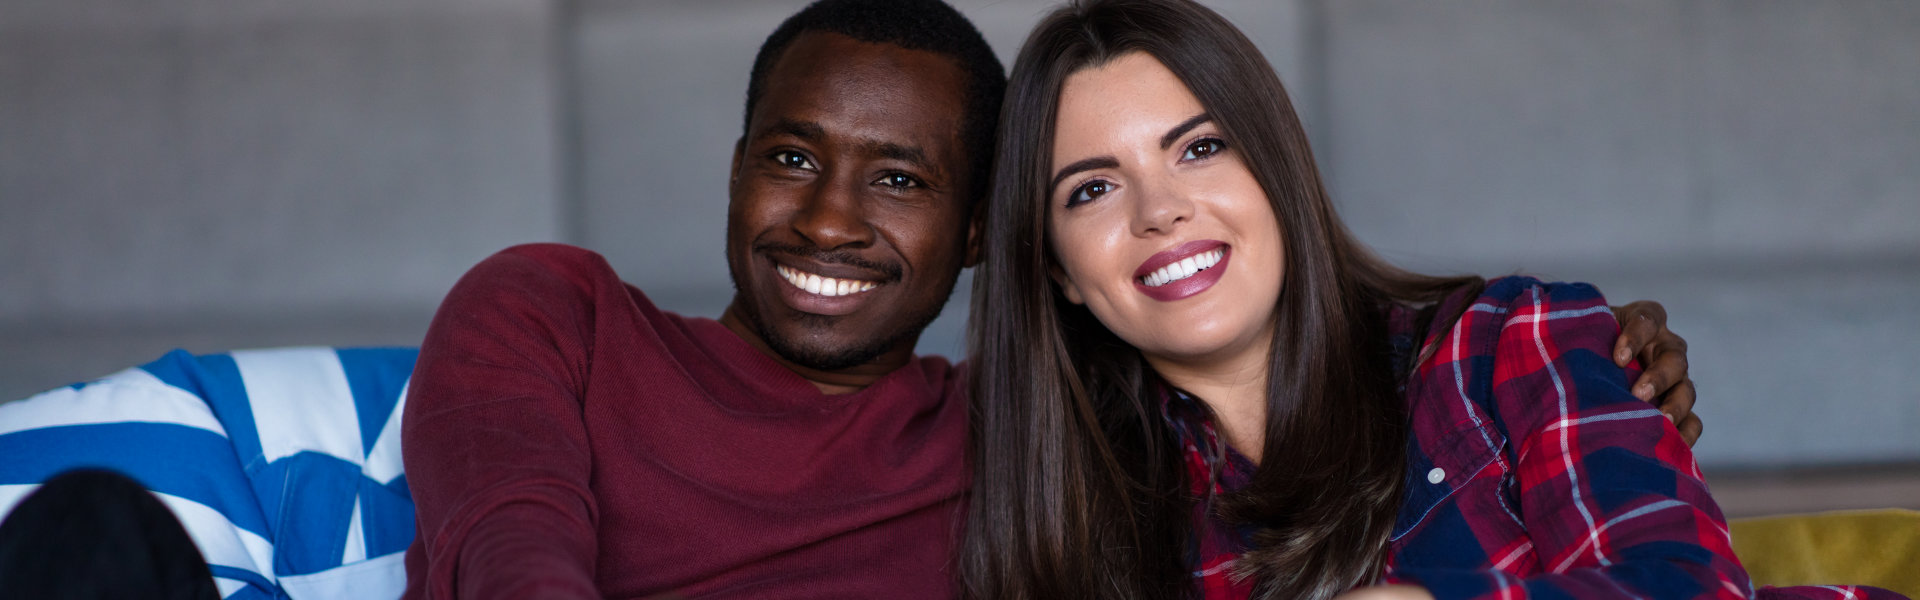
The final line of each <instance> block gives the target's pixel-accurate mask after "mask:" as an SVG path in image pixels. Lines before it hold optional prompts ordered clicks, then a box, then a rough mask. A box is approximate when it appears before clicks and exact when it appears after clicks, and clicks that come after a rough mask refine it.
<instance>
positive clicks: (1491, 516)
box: [1163, 277, 1901, 599]
mask: <svg viewBox="0 0 1920 600" xmlns="http://www.w3.org/2000/svg"><path fill="white" fill-rule="evenodd" d="M1466 300H1467V298H1466V297H1465V295H1464V294H1462V295H1456V296H1455V297H1454V298H1451V299H1449V301H1448V302H1447V303H1444V304H1443V306H1442V307H1441V308H1440V312H1439V313H1438V314H1451V309H1452V307H1454V306H1458V303H1459V302H1463V301H1466ZM1472 301H1473V304H1472V305H1471V306H1470V307H1469V308H1468V309H1467V310H1466V312H1465V313H1463V316H1462V317H1461V318H1460V320H1459V322H1458V324H1456V325H1455V326H1454V327H1452V328H1451V329H1450V330H1448V331H1447V332H1446V335H1445V336H1444V337H1436V336H1435V334H1436V333H1438V332H1439V330H1440V329H1442V328H1443V327H1441V326H1442V325H1444V324H1442V323H1435V324H1434V327H1430V328H1429V331H1427V332H1425V335H1423V336H1422V338H1424V342H1425V343H1426V344H1431V345H1434V346H1435V348H1434V353H1433V356H1432V357H1431V358H1429V359H1427V360H1425V361H1422V362H1421V363H1420V364H1419V365H1417V366H1415V367H1414V368H1413V372H1412V373H1411V375H1410V376H1409V377H1407V379H1406V387H1405V389H1404V392H1405V396H1406V400H1407V408H1408V416H1409V426H1410V428H1411V432H1412V436H1411V437H1412V439H1411V440H1409V442H1408V448H1409V450H1408V465H1407V475H1406V499H1405V501H1404V504H1403V505H1402V506H1401V509H1400V515H1399V519H1398V521H1397V522H1396V523H1395V525H1394V529H1393V535H1392V542H1391V548H1390V549H1389V554H1388V559H1387V569H1386V573H1385V575H1384V576H1383V578H1382V582H1381V583H1409V584H1415V585H1419V586H1422V587H1424V588H1426V589H1427V591H1429V592H1431V593H1432V594H1433V595H1434V597H1436V598H1440V599H1450V598H1527V597H1533V596H1535V595H1538V596H1539V597H1546V598H1562V597H1566V598H1600V597H1604V598H1617V597H1647V598H1702V597H1715V598H1751V597H1754V596H1755V590H1754V589H1753V586H1752V584H1751V583H1750V582H1749V581H1748V578H1747V574H1746V571H1745V570H1744V569H1743V568H1741V566H1740V561H1739V560H1738V559H1736V558H1735V557H1734V555H1733V548H1732V544H1731V542H1730V541H1729V539H1728V534H1727V524H1726V519H1725V518H1724V517H1722V516H1721V513H1720V508H1719V507H1718V506H1717V505H1715V504H1714V502H1713V498H1711V497H1710V496H1709V495H1708V494H1707V486H1706V484H1705V483H1703V482H1702V481H1701V476H1700V469H1699V467H1698V466H1697V465H1696V464H1695V463H1694V460H1693V453H1692V451H1691V450H1689V449H1688V447H1687V445H1686V443H1685V442H1684V441H1682V440H1681V438H1680V435H1679V433H1678V432H1677V431H1676V430H1675V429H1674V427H1673V425H1672V424H1670V423H1668V422H1667V420H1666V419H1665V418H1664V417H1662V416H1661V414H1660V413H1659V412H1658V411H1656V410H1655V409H1653V408H1652V407H1650V406H1648V405H1647V404H1646V403H1644V402H1641V401H1640V400H1638V399H1636V398H1634V397H1633V396H1632V395H1631V394H1629V393H1628V391H1627V389H1628V388H1627V383H1628V376H1629V375H1630V374H1631V373H1628V372H1623V371H1622V370H1621V369H1620V368H1619V367H1617V366H1615V365H1614V364H1613V361H1612V359H1610V358H1608V357H1610V356H1611V355H1612V352H1611V349H1612V347H1613V341H1614V338H1615V336H1616V335H1617V334H1618V324H1617V323H1616V322H1615V320H1614V317H1613V313H1612V312H1611V311H1610V310H1609V309H1608V308H1607V304H1606V301H1605V299H1603V298H1601V296H1600V293H1599V292H1598V291H1596V290H1594V289H1593V287H1592V286H1588V285H1585V284H1543V283H1541V282H1539V281H1536V280H1534V279H1531V278H1526V277H1508V278H1502V279H1496V280H1493V281H1491V282H1489V283H1488V285H1487V287H1486V288H1485V290H1484V291H1483V292H1482V293H1481V294H1480V296H1479V297H1478V298H1474V299H1473V300H1472ZM1417 317H1418V315H1417V313H1416V311H1414V310H1411V309H1398V308H1397V309H1395V310H1393V311H1392V313H1391V315H1390V321H1391V326H1390V331H1391V335H1392V336H1393V345H1394V348H1395V353H1396V354H1398V355H1399V356H1400V357H1401V358H1398V359H1396V360H1398V361H1399V362H1400V363H1402V364H1404V363H1405V362H1408V360H1407V359H1406V358H1405V357H1407V356H1411V354H1410V353H1411V352H1413V351H1415V349H1416V346H1414V344H1413V340H1414V337H1413V336H1414V335H1415V331H1414V329H1415V327H1416V326H1417V325H1416V323H1417V321H1418V318H1417ZM1194 402H1195V400H1194V399H1193V398H1191V397H1188V396H1185V395H1182V394H1178V393H1174V394H1169V395H1168V397H1167V401H1166V403H1165V404H1164V405H1163V408H1164V413H1163V414H1164V415H1165V416H1166V418H1167V420H1168V421H1169V423H1170V424H1172V426H1173V429H1174V431H1175V432H1176V433H1178V434H1179V435H1180V437H1181V440H1182V443H1183V445H1184V447H1185V451H1186V457H1187V461H1186V462H1187V465H1188V478H1189V481H1192V482H1193V484H1192V492H1193V494H1194V496H1195V497H1196V498H1199V499H1201V501H1199V502H1196V503H1195V509H1194V519H1195V522H1194V525H1195V527H1194V535H1193V538H1192V540H1191V546H1190V548H1189V558H1190V564H1192V565H1193V568H1194V577H1195V580H1196V583H1197V584H1198V585H1199V587H1200V590H1199V591H1200V594H1201V596H1202V597H1204V598H1209V599H1213V598H1245V597H1247V595H1248V592H1249V591H1250V590H1251V587H1252V583H1253V582H1251V581H1235V580H1234V579H1233V577H1232V572H1233V568H1232V567H1233V563H1234V561H1235V559H1237V558H1238V557H1239V555H1240V554H1242V553H1243V551H1244V550H1245V549H1246V547H1247V542H1246V540H1247V537H1248V534H1249V533H1250V532H1251V529H1250V528H1248V527H1246V526H1244V525H1239V524H1234V523H1229V522H1226V521H1224V520H1222V519H1220V518H1219V517H1218V515H1217V513H1215V512H1214V511H1213V510H1212V508H1211V506H1209V504H1210V503H1209V502H1208V501H1207V500H1208V499H1211V498H1214V497H1217V496H1218V495H1220V494H1224V493H1226V492H1229V491H1232V490H1236V489H1239V488H1240V487H1243V486H1244V485H1246V483H1247V482H1248V480H1250V479H1251V477H1252V475H1253V470H1254V465H1253V464H1252V463H1251V462H1249V461H1248V460H1247V459H1246V458H1245V457H1243V456H1241V455H1240V454H1239V453H1237V452H1234V451H1233V450H1232V449H1231V448H1230V447H1227V446H1226V445H1224V444H1221V443H1219V437H1218V435H1217V432H1216V431H1215V429H1214V427H1213V424H1212V423H1209V422H1207V420H1206V418H1205V416H1204V413H1203V412H1202V411H1200V410H1199V409H1198V406H1197V405H1195V404H1193V403H1194ZM1215 448H1225V449H1226V456H1225V457H1219V456H1216V454H1217V452H1216V451H1215V450H1214V449H1215ZM1216 466H1217V467H1218V471H1217V473H1218V476H1217V477H1216V476H1214V473H1216V471H1215V467H1216ZM1758 592H1759V595H1760V596H1761V597H1767V598H1834V599H1841V598H1846V599H1852V598H1869V599H1879V598H1901V596H1900V595H1898V594H1895V593H1892V592H1889V591H1886V590H1881V589H1878V588H1866V587H1851V586H1848V587H1840V586H1834V587H1796V588H1765V589H1762V590H1759V591H1758Z"/></svg>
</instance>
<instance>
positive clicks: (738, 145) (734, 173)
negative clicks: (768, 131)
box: [727, 135, 747, 195]
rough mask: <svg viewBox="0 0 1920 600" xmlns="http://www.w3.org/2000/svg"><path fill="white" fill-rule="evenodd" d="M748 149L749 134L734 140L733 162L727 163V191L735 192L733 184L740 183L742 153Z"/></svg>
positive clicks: (729, 192)
mask: <svg viewBox="0 0 1920 600" xmlns="http://www.w3.org/2000/svg"><path fill="white" fill-rule="evenodd" d="M746 150H747V136H744V135H743V136H740V139H738V140H734V142H733V162H730V163H727V178H728V179H727V192H728V194H729V195H731V194H732V192H733V186H735V185H739V184H740V155H741V154H743V153H745V152H746Z"/></svg>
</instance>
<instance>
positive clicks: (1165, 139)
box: [1160, 113, 1213, 150]
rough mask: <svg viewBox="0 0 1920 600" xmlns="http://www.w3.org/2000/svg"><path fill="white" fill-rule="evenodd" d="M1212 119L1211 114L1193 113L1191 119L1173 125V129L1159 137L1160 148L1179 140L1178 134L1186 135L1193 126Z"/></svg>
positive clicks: (1163, 148) (1162, 148) (1165, 147)
mask: <svg viewBox="0 0 1920 600" xmlns="http://www.w3.org/2000/svg"><path fill="white" fill-rule="evenodd" d="M1212 120H1213V115H1210V114H1207V113H1200V114H1197V115H1194V116H1193V118H1191V119H1187V120H1185V121H1182V122H1180V124H1179V125H1175V126H1174V127H1173V129H1170V130H1168V131H1167V134H1166V135H1164V136H1161V137H1160V149H1161V150H1165V149H1167V147H1168V146H1172V145H1173V142H1174V141H1176V140H1179V139H1180V136H1183V135H1186V134H1187V132H1189V131H1193V128H1195V127H1199V126H1200V124H1201V123H1205V122H1207V121H1212Z"/></svg>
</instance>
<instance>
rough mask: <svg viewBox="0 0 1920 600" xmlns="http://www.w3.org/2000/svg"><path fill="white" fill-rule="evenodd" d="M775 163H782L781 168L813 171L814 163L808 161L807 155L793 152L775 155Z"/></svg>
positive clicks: (776, 153) (782, 152) (780, 152)
mask: <svg viewBox="0 0 1920 600" xmlns="http://www.w3.org/2000/svg"><path fill="white" fill-rule="evenodd" d="M773 162H776V163H780V166H782V167H786V168H789V169H807V170H813V163H812V162H810V161H808V160H807V157H806V155H804V154H801V153H799V152H794V151H792V150H781V151H779V152H775V153H773Z"/></svg>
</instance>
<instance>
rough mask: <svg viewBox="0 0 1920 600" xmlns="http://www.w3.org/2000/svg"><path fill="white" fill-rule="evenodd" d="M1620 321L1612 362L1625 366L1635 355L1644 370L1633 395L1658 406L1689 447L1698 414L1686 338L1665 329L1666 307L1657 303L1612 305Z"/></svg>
mask: <svg viewBox="0 0 1920 600" xmlns="http://www.w3.org/2000/svg"><path fill="white" fill-rule="evenodd" d="M1613 317H1614V318H1615V319H1617V320H1619V321H1620V337H1619V338H1617V339H1615V340H1614V344H1613V364H1614V365H1616V366H1620V367H1625V366H1627V364H1628V363H1631V362H1633V360H1634V359H1635V358H1638V359H1640V364H1641V365H1643V366H1645V367H1646V371H1644V372H1642V373H1641V374H1640V378H1639V379H1638V380H1636V381H1634V382H1633V388H1632V392H1633V397H1635V398H1639V399H1640V400H1641V401H1643V402H1647V403H1650V404H1653V405H1654V406H1657V407H1659V408H1660V413H1661V414H1664V415H1666V416H1667V421H1669V422H1672V423H1673V426H1674V427H1675V428H1676V429H1679V430H1680V437H1681V438H1682V439H1685V440H1686V441H1687V445H1688V446H1692V445H1694V444H1695V443H1697V442H1699V441H1700V430H1701V423H1700V416H1699V415H1695V414H1693V401H1694V389H1693V379H1692V378H1690V377H1688V376H1687V341H1686V340H1684V339H1681V338H1680V336H1679V335H1678V334H1675V333H1674V332H1673V330H1670V329H1667V309H1666V307H1664V306H1661V305H1660V303H1659V302H1653V301H1651V300H1641V301H1639V302H1634V303H1631V304H1628V305H1626V306H1618V307H1614V308H1613Z"/></svg>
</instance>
